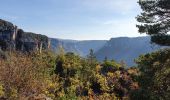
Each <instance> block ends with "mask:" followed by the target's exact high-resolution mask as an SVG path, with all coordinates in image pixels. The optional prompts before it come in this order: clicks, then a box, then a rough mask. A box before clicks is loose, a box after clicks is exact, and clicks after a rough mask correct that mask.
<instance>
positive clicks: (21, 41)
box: [0, 19, 50, 52]
mask: <svg viewBox="0 0 170 100" xmlns="http://www.w3.org/2000/svg"><path fill="white" fill-rule="evenodd" d="M49 45H50V43H49V39H48V37H47V36H45V35H41V34H35V33H32V32H24V31H23V30H22V29H18V28H17V26H15V25H13V24H12V23H10V22H8V21H4V20H2V19H0V49H2V50H4V51H6V50H19V51H26V52H29V51H34V50H40V51H41V50H42V49H48V48H49Z"/></svg>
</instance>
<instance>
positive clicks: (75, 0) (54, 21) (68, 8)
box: [0, 0, 141, 40]
mask: <svg viewBox="0 0 170 100" xmlns="http://www.w3.org/2000/svg"><path fill="white" fill-rule="evenodd" d="M137 1H138V0H1V7H0V18H1V19H5V20H8V21H11V22H13V23H14V24H16V25H17V26H18V27H19V28H22V29H24V30H25V31H29V32H35V33H39V34H45V35H47V36H49V37H53V38H63V39H76V40H91V39H94V40H104V39H107V40H108V39H110V38H112V37H122V36H128V37H136V36H141V35H140V34H139V33H138V31H137V28H136V24H137V22H136V20H135V17H136V16H137V15H138V14H139V13H140V12H141V10H140V7H139V6H138V4H137Z"/></svg>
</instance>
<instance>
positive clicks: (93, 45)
mask: <svg viewBox="0 0 170 100" xmlns="http://www.w3.org/2000/svg"><path fill="white" fill-rule="evenodd" d="M106 42H107V41H106V40H86V41H76V40H63V39H54V38H51V48H52V49H53V50H54V51H56V49H57V47H58V46H59V45H62V46H63V48H64V50H65V52H74V53H76V54H79V55H81V56H83V57H85V56H86V55H87V54H88V53H89V50H90V49H93V50H94V51H98V50H99V49H100V48H102V47H103V46H104V45H105V44H106Z"/></svg>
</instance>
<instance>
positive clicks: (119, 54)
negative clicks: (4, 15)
mask: <svg viewBox="0 0 170 100" xmlns="http://www.w3.org/2000/svg"><path fill="white" fill-rule="evenodd" d="M51 43H52V46H53V47H57V44H62V45H63V47H64V49H65V51H66V52H74V53H76V54H79V55H81V56H83V57H86V56H87V54H88V53H89V49H93V50H94V52H95V55H96V57H97V59H98V60H99V61H102V60H104V58H105V57H107V58H108V59H114V60H116V61H118V62H120V61H121V60H123V61H125V62H126V63H127V65H128V66H133V65H135V62H134V59H135V58H138V56H139V55H141V54H145V53H149V52H153V51H156V50H158V49H161V48H163V47H160V46H158V45H154V44H151V43H150V37H149V36H143V37H117V38H111V39H110V40H83V41H78V40H65V39H64V40H63V39H52V41H51ZM54 45H55V46H54ZM53 49H54V50H56V48H53Z"/></svg>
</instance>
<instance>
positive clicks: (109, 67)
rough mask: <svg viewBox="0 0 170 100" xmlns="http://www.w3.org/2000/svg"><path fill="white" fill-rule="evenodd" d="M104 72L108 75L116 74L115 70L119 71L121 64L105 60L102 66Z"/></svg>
mask: <svg viewBox="0 0 170 100" xmlns="http://www.w3.org/2000/svg"><path fill="white" fill-rule="evenodd" d="M102 66H103V67H102V69H101V70H102V72H104V73H108V72H114V71H115V70H118V69H119V68H120V66H121V65H120V64H118V63H116V62H115V61H114V60H112V61H108V60H105V61H104V63H103V64H102Z"/></svg>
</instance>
